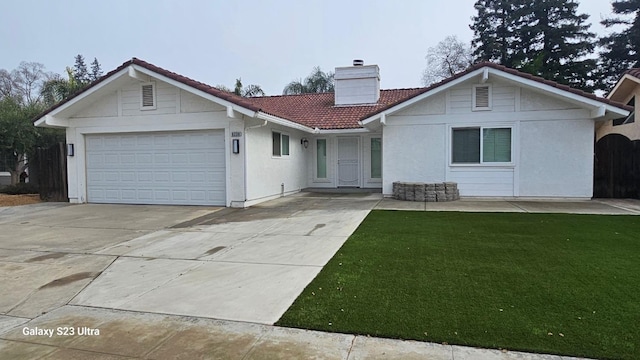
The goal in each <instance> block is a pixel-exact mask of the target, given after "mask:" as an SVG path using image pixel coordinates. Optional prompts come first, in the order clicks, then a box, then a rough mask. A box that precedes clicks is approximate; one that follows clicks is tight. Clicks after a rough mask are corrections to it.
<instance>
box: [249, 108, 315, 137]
mask: <svg viewBox="0 0 640 360" xmlns="http://www.w3.org/2000/svg"><path fill="white" fill-rule="evenodd" d="M255 117H256V118H257V119H261V120H266V121H268V122H271V123H274V124H278V125H282V126H286V127H289V128H292V129H297V130H302V131H304V132H308V133H313V128H310V127H308V126H304V125H300V124H298V123H294V122H293V121H290V120H286V119H283V118H279V117H277V116H273V115H271V114H267V113H264V112H262V111H259V112H257V113H256V116H255Z"/></svg>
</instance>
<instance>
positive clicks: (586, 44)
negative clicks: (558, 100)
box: [520, 0, 596, 91]
mask: <svg viewBox="0 0 640 360" xmlns="http://www.w3.org/2000/svg"><path fill="white" fill-rule="evenodd" d="M528 8H529V9H530V12H529V16H528V19H530V21H527V23H526V24H524V26H523V28H522V29H521V33H522V34H523V35H524V36H526V37H527V38H528V39H535V41H532V42H531V43H529V44H526V43H525V45H526V47H525V55H526V56H525V58H524V59H523V60H524V61H523V62H522V64H521V65H520V67H521V70H523V71H526V72H529V73H532V74H534V75H538V76H541V77H543V78H545V79H548V80H553V81H556V82H558V83H561V84H565V85H569V86H571V87H574V88H577V89H582V90H586V91H593V90H594V81H593V77H594V72H595V70H596V61H595V60H594V59H590V58H586V56H588V55H589V54H591V53H593V51H594V46H595V45H594V44H595V42H596V37H595V34H594V33H592V32H589V28H590V26H591V24H589V23H586V21H587V20H588V19H589V15H587V14H578V13H577V11H578V3H577V2H576V1H575V0H537V1H535V0H534V1H531V3H530V5H529V6H528Z"/></svg>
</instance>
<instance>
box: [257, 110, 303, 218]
mask: <svg viewBox="0 0 640 360" xmlns="http://www.w3.org/2000/svg"><path fill="white" fill-rule="evenodd" d="M256 123H257V122H252V124H251V125H253V126H255V124H256ZM258 124H259V123H258ZM273 131H277V132H280V133H282V134H285V135H289V156H280V157H276V156H273V151H272V145H273V144H272V132H273ZM303 136H304V135H303V133H302V132H300V131H298V130H293V129H289V128H285V127H282V126H278V125H274V124H272V123H267V125H265V126H262V127H254V128H251V126H247V128H246V129H245V141H246V143H245V149H246V152H247V156H246V164H247V179H246V189H247V194H246V201H245V204H244V206H250V205H253V204H256V203H258V202H261V201H266V200H269V199H272V198H275V197H279V196H281V195H282V194H285V195H286V194H291V193H294V192H297V191H300V190H301V189H303V188H305V187H306V186H307V181H306V180H307V177H306V175H307V173H306V163H305V159H306V156H307V152H309V151H311V148H308V149H304V147H303V146H302V145H301V144H300V140H301V138H302V137H303ZM283 184H284V188H283Z"/></svg>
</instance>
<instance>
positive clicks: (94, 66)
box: [89, 58, 102, 81]
mask: <svg viewBox="0 0 640 360" xmlns="http://www.w3.org/2000/svg"><path fill="white" fill-rule="evenodd" d="M100 76H102V67H101V66H100V63H99V62H98V59H97V58H93V61H92V62H91V73H90V74H89V80H90V81H96V80H97V79H98V78H99V77H100Z"/></svg>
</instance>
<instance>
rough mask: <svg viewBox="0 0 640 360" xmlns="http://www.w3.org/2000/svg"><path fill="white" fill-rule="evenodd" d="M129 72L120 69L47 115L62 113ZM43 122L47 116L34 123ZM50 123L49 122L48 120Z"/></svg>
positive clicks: (125, 69)
mask: <svg viewBox="0 0 640 360" xmlns="http://www.w3.org/2000/svg"><path fill="white" fill-rule="evenodd" d="M128 72H129V70H128V69H127V68H124V69H122V70H120V71H118V72H117V73H115V74H113V75H111V76H110V77H109V79H107V80H104V81H102V82H101V83H99V84H97V85H94V86H93V87H91V88H89V89H87V90H86V91H84V92H83V93H82V94H80V95H78V96H76V97H75V98H73V99H71V100H69V101H68V102H66V103H64V104H63V105H61V106H60V107H58V108H55V109H53V110H52V111H51V112H50V113H49V114H47V115H46V116H52V117H55V116H56V114H58V113H60V112H61V111H63V110H66V109H68V108H69V107H71V106H73V105H75V104H76V103H78V102H79V101H82V100H83V99H84V98H86V97H87V96H89V95H91V94H93V93H95V92H96V91H99V90H100V89H102V88H103V87H105V86H107V85H109V84H110V83H112V82H113V81H114V80H115V79H117V78H119V77H120V76H122V75H124V74H127V73H128ZM43 122H45V118H44V117H42V118H40V119H38V120H36V121H35V122H34V124H35V125H36V126H39V125H40V124H42V123H43ZM46 123H47V124H48V122H46Z"/></svg>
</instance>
